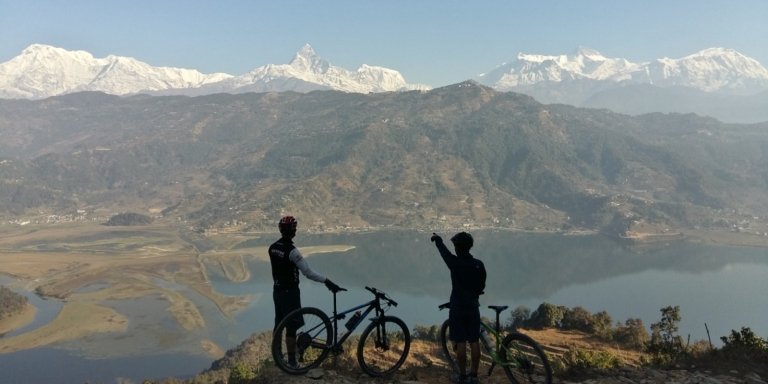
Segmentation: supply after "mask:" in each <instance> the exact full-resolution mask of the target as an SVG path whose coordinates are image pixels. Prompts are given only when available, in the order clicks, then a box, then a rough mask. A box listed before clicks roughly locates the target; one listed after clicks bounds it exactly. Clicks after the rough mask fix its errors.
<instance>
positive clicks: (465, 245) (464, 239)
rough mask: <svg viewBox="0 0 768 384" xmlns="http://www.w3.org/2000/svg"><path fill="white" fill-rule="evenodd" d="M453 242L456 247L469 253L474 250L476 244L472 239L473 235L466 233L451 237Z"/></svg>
mask: <svg viewBox="0 0 768 384" xmlns="http://www.w3.org/2000/svg"><path fill="white" fill-rule="evenodd" d="M451 242H452V243H453V246H454V247H456V248H458V249H464V250H467V251H468V250H469V249H470V248H472V245H474V244H475V241H474V240H473V239H472V235H470V234H469V233H466V232H459V233H457V234H455V235H453V237H451Z"/></svg>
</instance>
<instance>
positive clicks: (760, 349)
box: [720, 327, 768, 360]
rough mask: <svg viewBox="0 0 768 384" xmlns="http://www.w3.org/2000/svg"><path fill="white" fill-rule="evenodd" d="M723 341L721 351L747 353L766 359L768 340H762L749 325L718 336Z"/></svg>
mask: <svg viewBox="0 0 768 384" xmlns="http://www.w3.org/2000/svg"><path fill="white" fill-rule="evenodd" d="M720 340H722V341H723V352H725V353H729V354H730V353H736V354H738V355H748V356H751V357H755V358H758V359H764V360H768V341H766V340H764V339H763V338H761V337H760V336H757V335H755V333H754V332H753V331H752V329H750V328H749V327H741V331H740V332H736V331H735V330H731V334H730V335H728V336H727V337H726V336H723V337H721V338H720Z"/></svg>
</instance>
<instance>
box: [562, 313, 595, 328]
mask: <svg viewBox="0 0 768 384" xmlns="http://www.w3.org/2000/svg"><path fill="white" fill-rule="evenodd" d="M594 321H595V320H594V316H593V315H592V313H591V312H589V311H587V310H586V309H584V308H583V307H573V308H572V309H569V310H566V311H565V314H564V315H563V320H562V322H561V323H562V324H561V325H562V327H563V329H575V330H577V331H582V332H586V333H593V332H594V328H593V325H594V324H593V323H594Z"/></svg>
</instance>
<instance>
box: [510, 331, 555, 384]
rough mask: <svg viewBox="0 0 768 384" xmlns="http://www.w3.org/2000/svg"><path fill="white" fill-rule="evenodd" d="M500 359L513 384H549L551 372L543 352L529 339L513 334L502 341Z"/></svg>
mask: <svg viewBox="0 0 768 384" xmlns="http://www.w3.org/2000/svg"><path fill="white" fill-rule="evenodd" d="M501 358H502V360H504V363H503V367H504V371H505V372H506V374H507V377H509V379H510V380H511V381H512V382H514V383H519V384H523V383H547V384H548V383H551V382H552V370H551V368H550V366H549V361H548V360H547V356H546V354H545V352H544V351H543V350H542V349H541V347H540V346H539V345H538V343H536V342H535V341H533V339H531V338H530V337H528V336H526V335H523V334H519V333H513V334H510V335H508V336H507V337H506V338H505V339H504V343H503V348H502V351H501Z"/></svg>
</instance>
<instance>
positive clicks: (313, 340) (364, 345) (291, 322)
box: [272, 287, 411, 377]
mask: <svg viewBox="0 0 768 384" xmlns="http://www.w3.org/2000/svg"><path fill="white" fill-rule="evenodd" d="M365 289H367V290H368V291H370V292H371V293H373V296H374V299H373V300H371V301H369V302H367V303H365V304H361V305H358V306H355V307H353V308H350V309H347V310H345V311H343V312H341V313H337V311H336V293H337V291H333V316H331V317H330V318H329V317H328V315H326V314H325V312H323V311H322V310H320V309H318V308H314V307H304V308H299V309H297V310H295V311H293V312H291V313H289V314H288V315H287V316H286V317H285V318H284V319H283V320H282V321H280V323H279V324H278V325H277V327H275V330H274V333H273V338H272V357H273V359H274V360H275V364H277V366H278V367H280V369H282V370H283V371H284V372H286V373H289V374H293V375H300V374H304V373H306V372H307V371H309V370H310V369H312V368H316V367H318V366H319V365H320V364H321V363H322V362H323V360H325V358H326V357H328V354H329V353H330V352H333V353H334V354H335V355H339V354H341V353H342V352H343V351H344V350H343V348H342V344H344V342H345V341H346V340H347V339H348V338H349V337H350V335H352V333H353V332H354V331H355V329H357V327H358V326H359V325H360V324H362V323H363V320H364V319H366V318H367V317H368V315H369V314H371V312H373V313H374V316H373V317H372V318H371V319H369V321H370V323H369V324H368V326H367V327H365V329H364V330H363V333H362V334H361V335H360V341H359V342H358V344H357V362H358V364H359V365H360V368H362V370H363V371H364V372H365V373H367V374H368V375H370V376H373V377H381V376H387V375H389V374H391V373H393V372H395V371H396V370H397V369H398V368H400V366H401V365H403V362H405V359H406V358H407V357H408V351H409V349H410V347H411V334H410V332H409V331H408V327H407V326H406V325H405V322H403V320H400V319H399V318H397V317H394V316H388V315H385V312H386V311H387V310H388V309H389V308H390V307H396V306H397V302H396V301H394V300H392V299H391V298H389V297H388V296H387V295H386V294H385V293H384V292H382V291H379V290H378V289H376V288H371V287H365ZM339 291H346V289H344V288H341V289H339ZM364 308H365V309H364ZM363 309H364V310H363ZM361 310H363V311H362V312H361ZM352 312H354V314H353V315H352V316H351V317H350V319H349V320H347V322H346V323H345V325H344V327H345V328H346V331H345V333H344V334H343V335H341V337H339V324H338V323H339V320H343V319H344V318H346V316H347V314H349V313H352ZM289 326H292V327H293V328H296V337H295V339H294V340H295V347H292V346H290V345H289V344H286V339H287V337H284V335H285V336H287V333H286V331H287V330H288V328H289ZM291 349H295V352H294V353H295V354H296V355H297V356H295V357H297V359H296V362H295V363H294V362H293V361H292V359H290V358H288V355H289V353H291V352H288V351H289V350H291ZM283 351H286V352H287V353H283ZM287 358H288V359H287Z"/></svg>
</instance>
